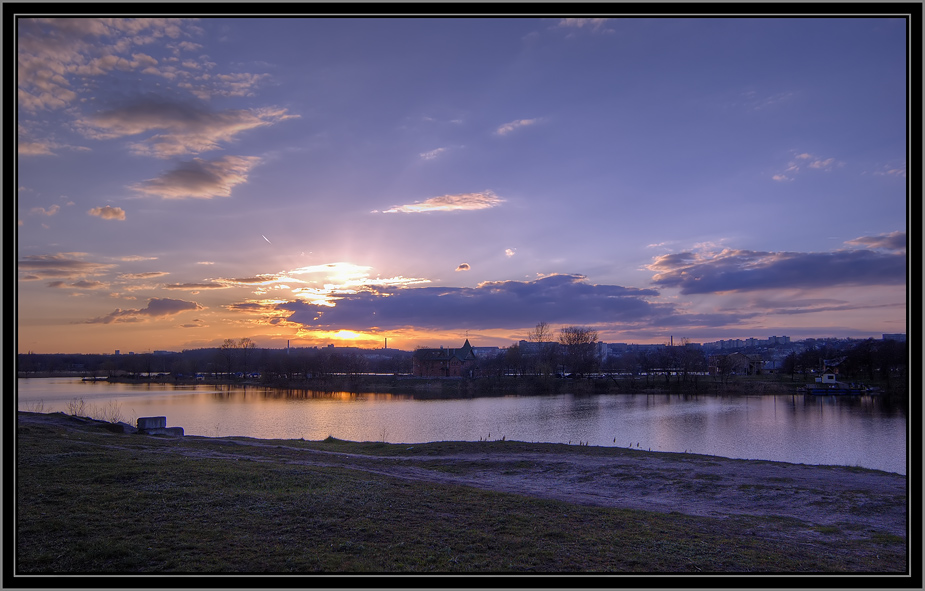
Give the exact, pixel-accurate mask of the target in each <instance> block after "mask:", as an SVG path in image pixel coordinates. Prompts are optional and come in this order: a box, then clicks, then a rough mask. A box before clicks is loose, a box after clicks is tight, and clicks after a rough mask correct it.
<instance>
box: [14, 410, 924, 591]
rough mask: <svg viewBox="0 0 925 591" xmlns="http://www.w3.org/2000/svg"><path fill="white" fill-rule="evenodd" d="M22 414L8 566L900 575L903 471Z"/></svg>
mask: <svg viewBox="0 0 925 591" xmlns="http://www.w3.org/2000/svg"><path fill="white" fill-rule="evenodd" d="M107 426H108V425H107V424H106V423H102V422H99V421H93V420H89V419H77V418H74V417H68V416H65V415H62V414H60V413H56V414H37V413H24V412H20V413H19V417H18V438H17V456H18V457H17V460H18V462H17V464H18V465H17V474H16V484H17V514H16V518H17V548H16V563H17V572H18V573H111V572H116V573H127V572H179V573H201V572H390V573H400V572H431V573H433V572H437V573H441V572H478V573H501V572H575V571H590V572H598V573H624V572H642V573H657V572H667V573H680V572H690V573H698V572H699V573H728V572H736V573H745V572H765V573H768V572H770V573H791V572H799V573H834V572H842V573H886V574H899V575H901V574H902V573H904V572H905V570H906V568H907V562H906V478H905V477H904V476H901V475H897V474H891V473H885V472H879V471H874V470H866V469H860V468H850V467H821V466H804V465H794V464H784V463H775V462H764V461H747V460H729V459H723V458H716V457H710V456H697V455H690V454H669V453H649V452H644V451H637V450H629V449H620V448H598V447H585V446H574V445H573V446H565V445H554V444H529V443H519V442H503V441H492V442H477V443H455V442H443V443H432V444H424V445H394V444H393V445H389V444H384V443H351V442H343V441H337V440H327V441H324V442H307V441H298V440H285V441H271V440H257V439H248V438H204V437H183V438H169V437H156V436H143V435H132V434H123V433H114V432H110V431H108V430H107V429H106V427H107Z"/></svg>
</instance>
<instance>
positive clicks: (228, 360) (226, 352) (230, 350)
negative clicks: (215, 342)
mask: <svg viewBox="0 0 925 591" xmlns="http://www.w3.org/2000/svg"><path fill="white" fill-rule="evenodd" d="M237 347H238V344H237V342H236V341H235V340H234V339H225V341H224V342H223V343H222V349H221V350H222V358H223V359H224V360H225V367H226V368H227V369H228V372H227V374H226V375H227V377H228V378H229V379H230V378H231V370H232V366H233V364H234V350H235V349H236V348H237Z"/></svg>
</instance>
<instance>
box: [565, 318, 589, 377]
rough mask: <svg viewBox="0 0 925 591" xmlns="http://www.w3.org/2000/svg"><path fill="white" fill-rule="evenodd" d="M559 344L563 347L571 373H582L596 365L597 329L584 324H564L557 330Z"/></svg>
mask: <svg viewBox="0 0 925 591" xmlns="http://www.w3.org/2000/svg"><path fill="white" fill-rule="evenodd" d="M559 344H560V345H562V347H563V348H564V349H565V361H566V365H567V366H568V368H569V369H570V370H571V372H572V373H577V374H579V375H584V374H586V373H588V372H590V371H593V370H594V368H595V366H596V365H597V362H598V360H597V355H596V353H595V350H594V349H595V346H596V344H597V331H596V330H593V329H591V328H587V327H584V326H566V327H564V328H562V329H560V330H559Z"/></svg>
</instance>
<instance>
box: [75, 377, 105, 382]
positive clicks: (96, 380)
mask: <svg viewBox="0 0 925 591" xmlns="http://www.w3.org/2000/svg"><path fill="white" fill-rule="evenodd" d="M108 379H109V378H84V379H83V380H82V381H84V382H105V381H107V380H108Z"/></svg>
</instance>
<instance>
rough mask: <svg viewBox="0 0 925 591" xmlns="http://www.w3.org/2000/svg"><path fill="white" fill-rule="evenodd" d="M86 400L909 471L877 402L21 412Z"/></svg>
mask: <svg viewBox="0 0 925 591" xmlns="http://www.w3.org/2000/svg"><path fill="white" fill-rule="evenodd" d="M75 399H82V400H83V401H84V403H85V404H86V405H87V406H88V407H89V408H90V409H91V410H90V412H87V413H86V414H89V415H90V416H95V417H102V416H103V415H102V414H101V413H99V412H98V413H94V412H93V410H104V409H113V408H117V409H119V410H120V411H121V414H122V417H123V420H125V421H126V422H130V423H132V424H134V421H135V419H137V418H138V417H144V416H166V417H167V425H168V426H171V427H183V429H184V431H185V432H186V434H187V435H205V436H213V437H215V436H226V435H242V436H247V437H260V438H278V439H299V438H305V439H311V440H318V439H324V438H325V437H327V436H329V435H333V436H334V437H337V438H338V439H348V440H352V441H387V442H389V443H423V442H427V441H478V440H480V439H501V438H502V437H504V438H506V439H508V440H518V441H542V442H552V443H569V442H571V443H572V444H577V443H578V442H579V441H581V442H587V443H588V444H589V445H598V446H611V447H613V446H617V447H628V446H630V445H632V446H633V447H634V448H636V447H638V448H639V449H646V450H648V449H651V450H652V451H670V452H684V451H689V452H692V453H698V454H709V455H717V456H725V457H730V458H745V459H760V460H775V461H783V462H792V463H800V464H834V465H847V466H862V467H865V468H875V469H878V470H885V471H888V472H897V473H899V474H906V422H907V421H906V415H905V412H904V409H901V408H898V409H897V408H893V409H890V408H886V407H885V406H884V404H883V402H882V401H881V400H880V399H879V398H877V397H870V396H861V397H842V398H839V397H803V396H789V395H788V396H749V397H719V396H698V397H687V398H685V397H681V396H668V395H664V394H662V395H592V396H587V395H582V396H576V395H571V394H560V395H550V396H505V397H497V398H475V399H465V400H415V399H413V398H411V397H407V396H400V395H392V394H373V393H370V394H348V393H334V394H324V393H310V392H309V393H305V392H294V391H284V390H274V389H267V388H253V387H249V388H227V387H217V386H205V385H197V386H181V387H175V386H170V385H159V384H145V385H132V384H110V383H107V382H97V383H90V382H82V381H80V380H79V379H74V378H31V379H20V380H19V382H18V404H19V409H20V410H37V409H38V405H41V411H42V412H57V411H66V410H67V405H68V403H69V402H71V401H73V400H75Z"/></svg>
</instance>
